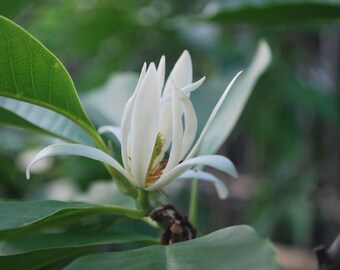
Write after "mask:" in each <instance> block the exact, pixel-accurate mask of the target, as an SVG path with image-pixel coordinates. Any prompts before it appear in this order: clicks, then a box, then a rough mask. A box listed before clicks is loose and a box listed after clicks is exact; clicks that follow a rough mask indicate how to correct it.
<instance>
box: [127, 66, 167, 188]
mask: <svg viewBox="0 0 340 270" xmlns="http://www.w3.org/2000/svg"><path fill="white" fill-rule="evenodd" d="M160 106H161V88H160V87H159V84H158V78H157V71H156V67H155V65H154V64H153V63H151V64H150V66H149V68H148V70H147V72H146V74H145V77H144V78H143V80H142V82H141V84H140V87H139V88H138V89H137V90H136V97H135V101H134V105H133V111H132V118H131V139H130V140H131V141H130V142H131V143H130V147H131V153H130V154H131V156H130V158H131V171H132V175H133V176H134V178H135V180H136V181H137V182H138V185H139V186H143V185H144V180H145V177H146V173H147V170H148V167H149V163H150V160H151V155H152V152H153V149H154V146H155V142H156V137H157V133H158V129H159V119H160V109H161V108H160Z"/></svg>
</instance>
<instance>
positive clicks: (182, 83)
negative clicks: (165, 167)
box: [159, 51, 199, 151]
mask: <svg viewBox="0 0 340 270" xmlns="http://www.w3.org/2000/svg"><path fill="white" fill-rule="evenodd" d="M191 83H192V62H191V57H190V54H189V53H188V51H184V52H183V53H182V55H181V56H180V57H179V59H178V60H177V62H176V64H175V65H174V67H173V69H172V71H171V72H170V75H169V78H168V80H167V82H166V84H165V87H164V91H163V94H162V98H163V100H165V101H166V100H169V101H170V100H171V95H172V93H171V92H172V85H174V86H175V87H176V88H177V89H182V88H185V87H187V86H188V85H191ZM197 85H198V86H199V83H197V84H196V85H195V86H197ZM189 90H190V89H189ZM161 119H162V122H161V124H160V125H161V126H160V128H159V131H160V133H161V134H162V136H163V139H164V142H165V144H164V151H166V150H167V149H168V147H169V146H170V143H171V137H172V124H171V123H172V113H171V104H170V103H168V102H165V103H163V104H162V110H161Z"/></svg>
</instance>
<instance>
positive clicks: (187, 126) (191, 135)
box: [178, 91, 197, 160]
mask: <svg viewBox="0 0 340 270" xmlns="http://www.w3.org/2000/svg"><path fill="white" fill-rule="evenodd" d="M178 96H179V97H180V102H181V106H182V110H183V113H184V134H183V139H182V143H181V153H180V157H179V159H180V160H182V159H183V158H184V156H185V154H186V153H187V152H188V150H189V149H190V148H191V145H192V143H193V142H194V140H195V137H196V132H197V118H196V113H195V109H194V106H193V105H192V103H191V101H190V99H189V98H188V97H187V96H186V95H185V94H184V93H182V92H181V91H178Z"/></svg>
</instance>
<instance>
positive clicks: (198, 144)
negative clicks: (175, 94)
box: [187, 71, 242, 159]
mask: <svg viewBox="0 0 340 270" xmlns="http://www.w3.org/2000/svg"><path fill="white" fill-rule="evenodd" d="M241 73H242V71H240V72H239V73H237V74H236V76H235V77H234V78H233V79H232V80H231V82H230V83H229V85H228V86H227V88H226V89H225V91H224V93H223V95H222V96H221V97H220V99H219V101H218V102H217V104H216V105H215V107H214V109H213V111H212V113H211V114H210V116H209V118H208V121H207V123H206V124H205V126H204V128H203V130H202V132H201V135H200V136H199V138H198V140H197V142H196V144H195V145H194V147H193V148H192V149H191V151H190V153H189V154H188V156H187V158H188V159H189V158H192V157H193V156H195V154H196V152H197V150H198V148H199V146H200V144H201V142H202V140H203V138H204V135H205V133H206V132H207V130H208V129H209V127H210V125H211V123H212V122H213V120H214V119H215V117H216V115H217V113H218V111H219V109H220V108H221V106H222V104H223V101H224V100H225V98H226V96H227V95H228V93H229V91H230V89H231V87H232V86H233V85H234V83H235V81H236V79H237V78H238V77H239V76H240V75H241Z"/></svg>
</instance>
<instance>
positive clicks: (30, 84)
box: [0, 16, 96, 137]
mask: <svg viewBox="0 0 340 270" xmlns="http://www.w3.org/2000/svg"><path fill="white" fill-rule="evenodd" d="M0 60H1V65H0V96H4V97H8V98H13V99H16V100H20V101H24V102H28V103H32V104H35V105H38V106H41V107H45V108H47V109H50V110H52V111H55V112H57V113H59V114H61V115H63V116H65V117H66V118H68V119H70V120H71V121H73V122H74V123H76V124H77V125H79V126H80V127H81V128H83V129H84V130H85V131H86V132H87V133H89V134H90V135H92V136H93V137H95V136H96V135H95V134H96V131H95V129H94V127H93V126H92V124H91V122H90V120H89V119H88V117H87V115H86V113H85V111H84V109H83V107H82V105H81V103H80V101H79V98H78V95H77V93H76V91H75V88H74V85H73V82H72V80H71V78H70V75H69V74H68V72H67V71H66V69H65V67H64V66H63V65H62V64H61V62H60V61H59V60H58V59H57V58H56V57H55V56H54V55H53V54H52V53H51V52H49V51H48V50H47V49H46V48H45V47H44V46H43V45H42V44H41V43H40V42H39V41H37V40H36V39H35V38H33V37H32V36H31V35H30V34H29V33H27V32H26V31H25V30H24V29H22V28H21V27H19V26H18V25H16V24H14V23H13V22H11V21H10V20H8V19H6V18H4V17H2V16H0Z"/></svg>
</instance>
